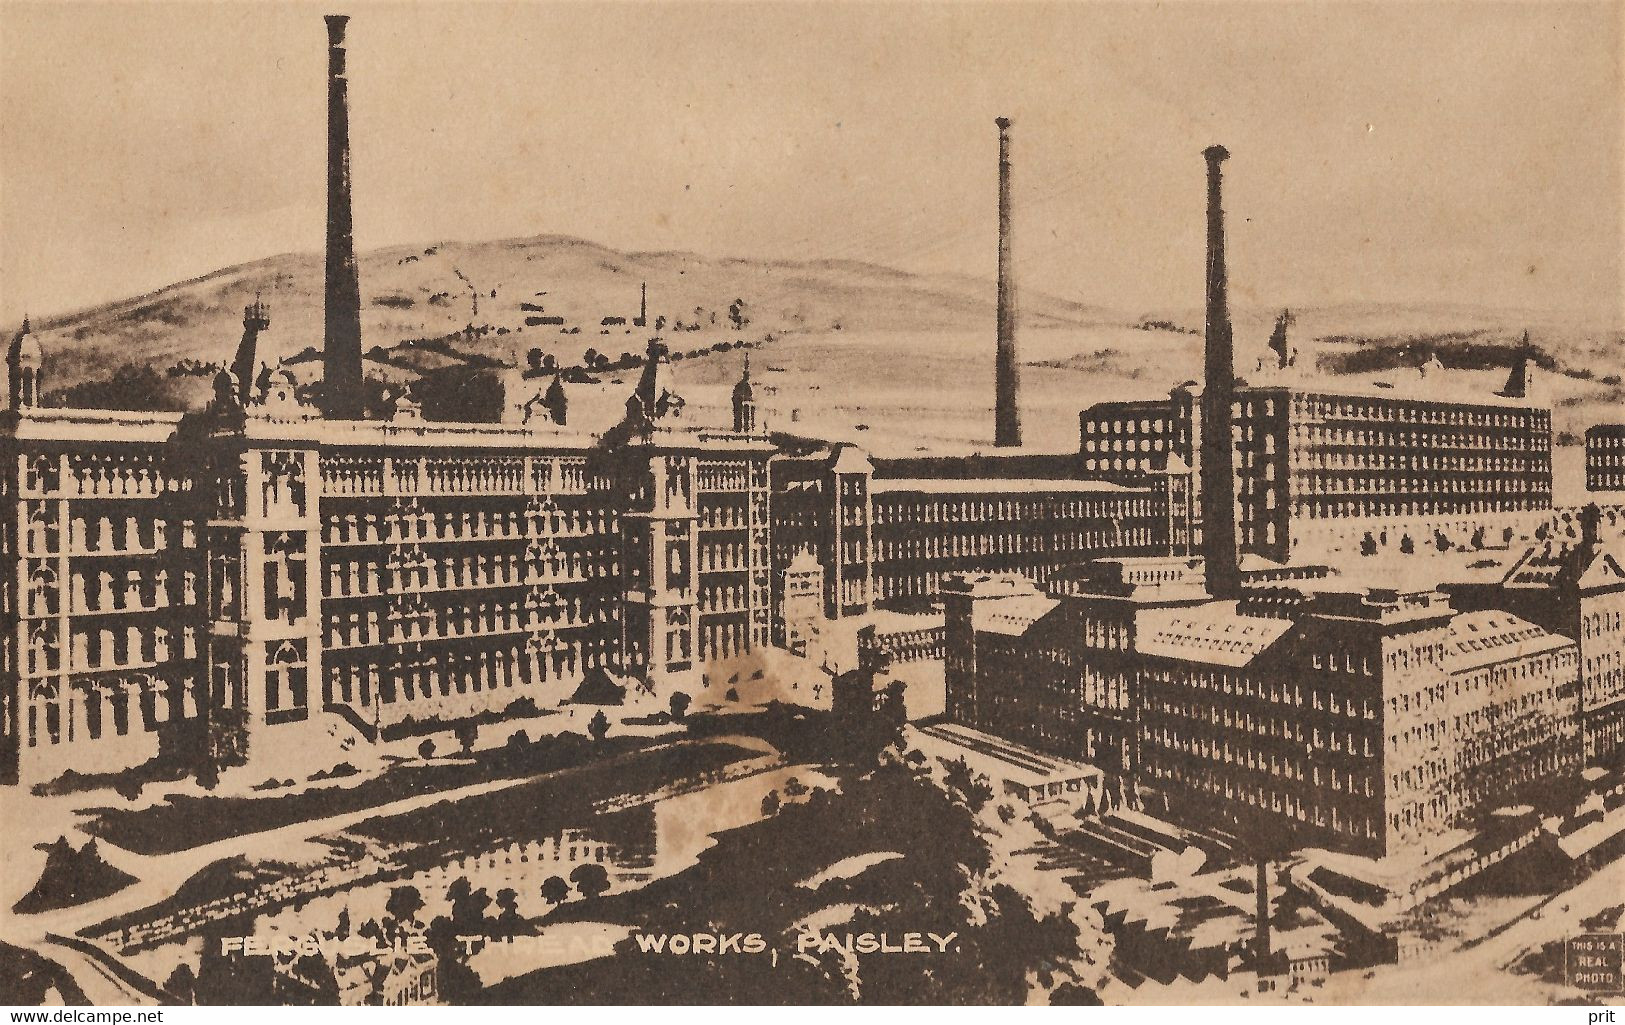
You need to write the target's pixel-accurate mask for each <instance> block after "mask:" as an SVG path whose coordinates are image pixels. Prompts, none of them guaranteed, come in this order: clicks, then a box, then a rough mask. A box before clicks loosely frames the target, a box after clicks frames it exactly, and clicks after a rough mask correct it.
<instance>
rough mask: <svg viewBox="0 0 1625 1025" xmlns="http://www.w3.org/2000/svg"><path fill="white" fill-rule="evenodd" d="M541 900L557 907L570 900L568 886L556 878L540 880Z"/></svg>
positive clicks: (550, 877) (549, 877)
mask: <svg viewBox="0 0 1625 1025" xmlns="http://www.w3.org/2000/svg"><path fill="white" fill-rule="evenodd" d="M542 899H543V900H545V901H547V902H548V903H549V904H552V905H553V906H555V907H557V906H558V905H560V904H563V903H564V902H565V901H567V900H569V899H570V884H569V883H567V882H565V881H564V880H563V879H561V878H559V877H558V876H548V877H547V878H546V879H543V880H542Z"/></svg>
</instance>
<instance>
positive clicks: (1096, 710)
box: [944, 147, 1622, 864]
mask: <svg viewBox="0 0 1625 1025" xmlns="http://www.w3.org/2000/svg"><path fill="white" fill-rule="evenodd" d="M1206 156H1207V157H1208V164H1209V167H1208V171H1209V182H1208V184H1209V225H1208V228H1209V234H1208V238H1209V251H1208V311H1207V325H1208V332H1207V342H1206V348H1207V360H1206V363H1207V366H1206V378H1207V379H1206V380H1205V382H1204V387H1203V388H1201V389H1190V388H1180V389H1175V392H1174V393H1173V397H1172V400H1171V402H1170V403H1169V404H1167V406H1166V407H1162V406H1156V407H1153V406H1148V405H1145V404H1137V405H1133V406H1129V405H1118V406H1113V407H1110V408H1105V407H1096V408H1095V410H1093V411H1086V412H1085V414H1084V419H1083V423H1084V430H1083V437H1084V447H1083V451H1082V453H1081V456H1082V458H1083V459H1084V460H1085V472H1089V471H1090V469H1091V468H1090V467H1089V461H1090V460H1094V461H1095V466H1094V468H1093V469H1095V470H1096V471H1097V472H1098V471H1105V472H1108V473H1110V474H1134V475H1135V477H1139V476H1143V475H1144V474H1145V473H1146V472H1147V471H1149V470H1158V469H1161V470H1164V471H1166V469H1167V468H1168V467H1169V466H1173V467H1175V468H1178V467H1179V466H1180V464H1181V463H1183V462H1187V461H1196V462H1197V463H1199V464H1202V469H1203V470H1205V471H1206V472H1205V473H1197V474H1193V475H1192V476H1194V477H1196V479H1197V480H1198V481H1200V482H1201V483H1200V484H1199V485H1195V484H1194V482H1193V486H1196V487H1198V488H1199V489H1200V495H1199V496H1198V497H1199V502H1198V507H1199V508H1200V509H1201V520H1202V527H1201V530H1200V543H1199V545H1198V546H1197V547H1196V549H1195V551H1198V552H1200V556H1199V557H1197V556H1192V557H1188V558H1178V557H1162V558H1129V559H1111V560H1097V561H1095V562H1093V563H1091V564H1089V565H1087V566H1085V567H1081V568H1079V569H1076V570H1073V571H1068V572H1062V573H1059V574H1056V575H1055V576H1054V577H1053V578H1052V579H1051V580H1050V582H1049V586H1048V588H1047V593H1045V592H1044V591H1040V590H1039V589H1038V588H1037V587H1035V586H1034V585H1033V584H1032V583H1031V582H1030V581H1026V580H1023V579H1021V578H1017V577H1010V576H1002V575H987V574H983V575H966V576H963V577H960V578H958V579H956V580H953V581H951V582H950V583H949V584H948V585H946V586H945V588H944V601H945V604H946V619H947V628H946V638H945V647H946V660H945V670H946V671H945V678H946V683H947V712H948V715H949V716H950V717H951V718H952V719H954V720H955V721H957V722H961V723H963V724H965V725H968V726H971V727H975V728H978V729H983V730H987V731H990V732H993V733H996V734H999V735H1001V736H1007V737H1012V738H1014V739H1017V740H1019V741H1021V742H1023V743H1026V744H1029V745H1031V746H1033V747H1034V748H1036V749H1038V750H1041V751H1044V752H1046V753H1049V754H1051V755H1056V756H1060V757H1064V758H1071V759H1076V760H1080V761H1086V762H1090V763H1092V764H1094V765H1096V766H1098V767H1099V768H1101V769H1102V770H1103V771H1105V772H1107V773H1108V774H1110V775H1112V776H1115V777H1117V778H1118V780H1119V781H1120V787H1119V789H1120V791H1121V792H1122V793H1123V794H1124V795H1125V799H1128V800H1139V801H1141V802H1143V803H1144V804H1145V805H1146V806H1149V807H1152V808H1156V809H1158V810H1166V811H1167V812H1168V813H1170V814H1173V815H1175V816H1178V817H1180V818H1182V819H1184V820H1186V821H1190V822H1192V823H1197V824H1207V825H1214V826H1218V827H1220V828H1227V829H1231V830H1234V831H1236V832H1237V833H1238V834H1239V835H1240V836H1241V837H1242V839H1243V840H1244V841H1246V842H1247V843H1248V844H1249V845H1251V846H1255V847H1256V848H1257V849H1258V850H1259V851H1260V852H1262V853H1265V854H1266V855H1267V854H1268V853H1270V852H1272V851H1276V850H1282V849H1285V848H1286V847H1288V846H1291V845H1295V844H1298V843H1312V844H1317V845H1325V846H1329V847H1333V848H1337V849H1341V850H1345V851H1351V852H1356V853H1359V854H1363V855H1369V856H1373V857H1379V858H1381V857H1390V856H1393V857H1398V858H1401V859H1403V860H1406V861H1409V862H1411V863H1412V864H1414V863H1415V861H1416V857H1415V856H1416V855H1418V854H1420V855H1427V854H1429V853H1430V852H1439V851H1441V850H1447V849H1449V848H1450V846H1451V845H1452V844H1455V843H1458V842H1459V838H1458V837H1459V834H1457V833H1456V832H1455V831H1456V830H1457V829H1458V828H1459V827H1461V826H1463V825H1471V824H1472V822H1473V819H1474V816H1476V815H1479V814H1482V813H1484V812H1486V811H1488V810H1490V809H1493V808H1497V807H1500V806H1503V805H1509V804H1514V803H1516V802H1517V801H1519V800H1521V799H1524V798H1526V797H1531V796H1535V795H1538V794H1539V793H1540V791H1541V789H1542V788H1543V787H1544V786H1545V785H1546V784H1547V782H1548V781H1550V780H1552V779H1554V778H1560V777H1562V776H1563V775H1564V774H1566V773H1571V772H1572V771H1574V770H1575V769H1577V768H1578V767H1579V766H1580V765H1581V764H1582V760H1583V759H1586V758H1587V756H1594V755H1603V754H1605V752H1606V750H1607V745H1608V743H1609V741H1608V738H1609V737H1610V736H1611V735H1612V734H1611V731H1612V730H1613V729H1614V726H1613V723H1614V722H1615V720H1616V718H1617V713H1616V712H1615V711H1614V710H1615V709H1616V708H1617V707H1618V699H1617V697H1616V688H1615V684H1616V683H1617V680H1618V675H1617V672H1616V673H1614V674H1613V675H1609V674H1610V672H1611V671H1612V670H1614V669H1615V668H1616V667H1617V665H1618V656H1617V653H1616V652H1615V649H1616V648H1617V647H1618V642H1617V636H1618V635H1617V633H1615V632H1614V627H1613V625H1612V624H1613V623H1614V622H1615V621H1616V619H1617V608H1616V604H1617V603H1616V602H1614V600H1613V599H1614V598H1616V597H1617V596H1618V595H1617V593H1616V592H1617V591H1619V589H1620V586H1622V585H1620V584H1616V583H1615V577H1616V576H1617V575H1618V571H1617V566H1618V563H1617V560H1612V559H1609V558H1605V557H1603V556H1602V555H1601V554H1600V553H1599V550H1598V543H1599V542H1598V540H1597V531H1596V529H1595V517H1594V516H1593V517H1592V518H1591V520H1590V522H1591V524H1592V525H1591V527H1590V528H1589V530H1588V532H1587V533H1585V534H1584V535H1583V537H1582V540H1581V543H1580V544H1579V545H1577V546H1576V548H1575V551H1573V552H1559V553H1556V554H1550V553H1548V554H1547V555H1544V556H1541V557H1539V558H1534V557H1532V558H1530V559H1526V560H1525V561H1524V562H1523V563H1521V564H1520V567H1519V568H1518V569H1517V570H1516V571H1515V572H1514V573H1513V578H1515V581H1517V582H1522V581H1525V579H1526V578H1529V577H1531V576H1533V577H1535V578H1541V577H1542V576H1543V575H1544V576H1545V577H1550V576H1551V575H1552V574H1553V573H1555V575H1556V578H1557V580H1558V581H1559V582H1560V583H1561V586H1560V587H1559V591H1560V592H1561V593H1562V594H1563V595H1568V596H1572V597H1574V598H1576V600H1574V601H1568V600H1567V599H1566V598H1565V599H1564V600H1563V601H1561V602H1552V600H1551V599H1552V597H1553V595H1552V594H1550V593H1543V594H1536V593H1535V591H1536V590H1539V587H1538V586H1537V584H1538V581H1533V580H1532V581H1530V588H1529V589H1530V593H1529V599H1530V601H1529V602H1528V603H1526V604H1530V605H1540V604H1542V603H1544V604H1546V605H1551V606H1554V608H1553V609H1552V610H1551V612H1550V614H1549V615H1537V614H1536V613H1535V612H1534V611H1532V610H1530V609H1526V608H1524V606H1522V605H1520V606H1518V607H1517V608H1515V609H1514V610H1513V611H1507V608H1508V605H1507V603H1506V602H1505V601H1503V600H1500V599H1502V598H1504V597H1505V594H1506V592H1505V589H1498V590H1497V591H1495V592H1493V593H1490V594H1488V595H1486V596H1485V598H1484V603H1483V604H1474V603H1472V602H1469V601H1466V600H1464V601H1463V603H1462V605H1463V608H1464V609H1465V611H1464V610H1463V609H1462V608H1458V607H1456V606H1453V605H1452V604H1451V601H1450V599H1449V598H1447V597H1446V595H1445V594H1443V593H1441V592H1440V591H1438V590H1437V589H1435V588H1433V587H1422V588H1413V589H1409V590H1398V589H1357V588H1353V587H1348V586H1344V585H1339V583H1338V582H1337V581H1336V580H1335V578H1324V579H1317V580H1314V581H1313V582H1311V583H1303V584H1300V585H1297V586H1292V587H1283V586H1269V587H1264V586H1259V585H1260V583H1262V579H1261V576H1262V575H1261V574H1260V573H1259V572H1258V571H1257V570H1249V569H1247V568H1246V567H1245V566H1238V561H1239V560H1238V558H1237V556H1238V555H1239V554H1244V553H1247V552H1249V551H1252V552H1258V553H1260V554H1266V555H1271V556H1273V557H1276V558H1283V559H1284V558H1285V557H1287V556H1290V555H1291V554H1293V553H1294V548H1296V547H1301V543H1299V544H1295V543H1294V542H1293V541H1292V538H1293V537H1294V536H1298V535H1297V532H1299V531H1304V530H1308V529H1311V528H1312V527H1313V526H1314V525H1316V524H1318V523H1319V522H1320V521H1321V519H1322V517H1324V519H1325V521H1326V522H1328V523H1331V524H1336V523H1337V522H1338V521H1339V520H1340V519H1343V518H1349V519H1352V520H1354V522H1355V524H1356V525H1357V529H1358V530H1360V531H1362V532H1363V531H1365V530H1371V529H1379V530H1380V529H1382V528H1381V527H1379V526H1378V525H1377V523H1376V522H1373V521H1372V520H1370V519H1367V521H1366V522H1360V518H1361V517H1376V518H1377V519H1378V520H1384V519H1386V518H1388V517H1393V520H1392V521H1391V522H1393V523H1395V524H1396V525H1402V524H1403V523H1410V524H1412V526H1411V527H1409V528H1408V529H1416V527H1415V523H1416V522H1418V517H1419V518H1420V521H1423V522H1435V523H1437V522H1442V521H1441V519H1440V517H1446V518H1450V517H1461V518H1462V519H1463V521H1464V523H1465V524H1476V523H1482V522H1492V521H1493V520H1492V517H1493V516H1494V515H1496V514H1497V513H1498V512H1502V511H1509V510H1510V511H1521V510H1523V509H1524V508H1526V507H1534V506H1536V505H1539V504H1540V503H1542V502H1544V503H1546V504H1549V494H1550V492H1549V487H1550V485H1549V480H1550V477H1549V469H1547V468H1548V467H1549V450H1550V449H1549V446H1550V441H1549V420H1547V419H1546V418H1545V415H1544V411H1541V410H1535V409H1529V408H1524V407H1522V406H1520V405H1518V403H1517V400H1516V398H1515V397H1514V398H1511V399H1509V400H1508V401H1509V402H1510V403H1511V408H1509V407H1508V406H1507V405H1503V404H1502V403H1499V402H1483V403H1475V404H1468V405H1461V404H1452V403H1441V402H1431V401H1426V400H1420V399H1401V398H1388V397H1372V398H1370V399H1365V398H1360V397H1357V396H1352V395H1332V394H1329V393H1327V394H1322V393H1318V392H1310V391H1293V390H1290V389H1279V390H1277V389H1269V388H1249V387H1239V388H1234V389H1232V388H1231V387H1230V384H1231V382H1232V380H1233V377H1232V371H1231V362H1232V360H1231V354H1230V343H1229V339H1230V332H1229V313H1228V308H1227V304H1226V300H1225V287H1224V256H1223V241H1222V239H1223V222H1222V213H1221V206H1220V203H1219V189H1218V174H1217V165H1218V163H1219V162H1220V161H1222V160H1223V159H1224V156H1225V154H1224V151H1223V150H1222V149H1219V148H1217V147H1215V148H1214V149H1211V150H1209V151H1208V152H1207V154H1206ZM1513 376H1514V379H1515V380H1518V379H1520V378H1521V375H1519V374H1516V373H1515V374H1514V375H1513ZM1510 383H1512V382H1509V384H1510ZM1509 390H1510V389H1509ZM1216 395H1218V396H1220V398H1219V399H1218V400H1217V401H1216V400H1215V396H1216ZM1226 426H1227V427H1228V432H1226V431H1225V427H1226ZM1224 433H1229V435H1230V436H1229V437H1228V438H1225V437H1223V434H1224ZM1091 439H1093V447H1091ZM1390 458H1393V459H1399V460H1403V461H1404V465H1396V466H1392V467H1390V466H1387V465H1386V464H1379V463H1378V462H1375V460H1386V459H1390ZM1499 459H1507V460H1511V461H1512V463H1513V465H1510V466H1507V465H1500V464H1498V463H1495V460H1499ZM1133 460H1138V461H1140V462H1139V464H1138V465H1130V464H1131V461H1133ZM1361 460H1364V462H1361ZM1103 461H1109V462H1103ZM1424 461H1428V462H1424ZM1497 475H1500V476H1504V477H1507V478H1509V479H1510V481H1511V482H1512V483H1511V485H1510V486H1509V487H1508V488H1505V489H1503V488H1500V487H1492V486H1490V485H1489V483H1488V482H1489V481H1491V480H1492V478H1494V477H1495V476H1497ZM1135 477H1124V478H1122V479H1124V480H1132V479H1135ZM1434 480H1437V481H1440V482H1442V483H1443V484H1444V486H1443V487H1442V488H1440V489H1439V490H1440V491H1441V492H1442V495H1441V496H1439V497H1437V498H1432V497H1424V492H1426V491H1427V490H1428V488H1429V485H1430V483H1431V482H1432V481H1434ZM1214 482H1218V483H1219V484H1220V485H1221V488H1222V485H1223V484H1226V483H1233V484H1234V489H1233V491H1232V492H1231V493H1229V494H1226V493H1222V491H1228V490H1230V489H1228V488H1223V489H1222V491H1221V492H1220V493H1215V491H1214V488H1213V484H1214ZM1288 482H1291V483H1288ZM1333 482H1335V483H1336V486H1335V487H1333V486H1332V485H1333ZM1469 485H1470V486H1469ZM1272 489H1273V490H1272ZM1270 494H1274V495H1275V496H1277V497H1276V498H1275V499H1274V500H1273V501H1271V500H1270V499H1269V498H1268V497H1263V498H1260V496H1261V495H1262V496H1267V495H1270ZM1328 494H1335V497H1322V496H1323V495H1328ZM1282 496H1285V497H1284V498H1283V497H1282ZM1425 502H1439V503H1443V504H1441V505H1424V504H1421V503H1425ZM1317 503H1325V504H1324V507H1323V508H1322V507H1321V506H1319V505H1317ZM1525 503H1527V505H1526V504H1525ZM1310 509H1318V510H1319V511H1318V512H1316V513H1315V514H1311V513H1310V511H1309V510H1310ZM1230 513H1233V514H1234V515H1228V514H1230ZM1276 513H1279V514H1280V517H1281V518H1275V519H1272V518H1271V517H1272V516H1273V515H1275V514H1276ZM1272 522H1273V523H1275V524H1276V525H1277V530H1276V533H1275V536H1274V537H1271V536H1270V535H1269V533H1268V532H1267V525H1268V523H1272ZM1308 536H1313V535H1308ZM1354 536H1355V537H1359V536H1360V535H1358V534H1356V535H1354ZM1416 543H1417V544H1420V543H1422V542H1421V539H1417V541H1416ZM1326 544H1329V542H1328V541H1326V540H1324V539H1322V540H1320V541H1318V542H1317V543H1316V544H1315V545H1312V546H1310V548H1309V552H1310V553H1311V554H1319V553H1320V552H1322V551H1323V550H1324V549H1323V548H1322V547H1321V545H1326ZM1216 567H1217V572H1216ZM1554 567H1555V568H1554ZM1277 576H1278V574H1277ZM1558 620H1561V621H1562V622H1561V623H1559V622H1558ZM1548 624H1549V625H1548ZM1559 627H1560V628H1561V630H1562V632H1558V628H1559ZM1588 631H1589V632H1588ZM1574 635H1580V636H1585V637H1589V638H1592V640H1590V641H1582V642H1578V643H1577V641H1576V640H1575V638H1574ZM1582 658H1586V659H1588V660H1589V661H1588V662H1587V663H1586V665H1587V667H1589V668H1582V665H1581V662H1582ZM1593 677H1595V679H1593ZM1587 681H1591V682H1589V683H1588V682H1587ZM1582 684H1584V685H1585V686H1584V687H1583V686H1582ZM1588 708H1594V709H1595V711H1594V712H1591V713H1588V712H1587V709H1588ZM1588 722H1589V723H1591V724H1592V725H1591V726H1589V727H1587V726H1586V725H1585V724H1586V723H1588ZM1590 738H1596V739H1595V740H1593V739H1590Z"/></svg>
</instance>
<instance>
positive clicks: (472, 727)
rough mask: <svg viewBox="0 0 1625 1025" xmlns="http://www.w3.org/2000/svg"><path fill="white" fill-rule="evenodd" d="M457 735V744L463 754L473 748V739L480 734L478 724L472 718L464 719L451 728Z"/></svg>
mask: <svg viewBox="0 0 1625 1025" xmlns="http://www.w3.org/2000/svg"><path fill="white" fill-rule="evenodd" d="M452 733H453V734H454V735H455V736H456V737H457V746H458V747H460V748H462V749H463V754H465V755H466V754H468V753H469V752H471V751H473V750H474V741H475V739H476V738H478V737H479V735H480V727H479V724H478V723H476V722H474V721H473V720H472V719H464V720H462V721H461V722H459V723H458V724H457V725H456V726H454V727H453V728H452Z"/></svg>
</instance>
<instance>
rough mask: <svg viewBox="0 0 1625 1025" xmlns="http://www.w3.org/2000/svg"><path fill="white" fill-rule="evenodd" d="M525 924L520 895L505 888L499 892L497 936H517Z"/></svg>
mask: <svg viewBox="0 0 1625 1025" xmlns="http://www.w3.org/2000/svg"><path fill="white" fill-rule="evenodd" d="M524 924H525V919H524V916H522V915H521V914H520V913H519V893H518V892H517V891H516V890H514V889H513V888H512V887H508V886H504V887H503V888H502V889H500V890H498V891H497V920H496V935H498V936H517V935H519V930H520V929H521V928H523V926H524Z"/></svg>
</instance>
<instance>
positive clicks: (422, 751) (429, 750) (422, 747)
mask: <svg viewBox="0 0 1625 1025" xmlns="http://www.w3.org/2000/svg"><path fill="white" fill-rule="evenodd" d="M418 757H419V758H433V757H434V738H433V737H424V738H423V743H421V744H419V745H418Z"/></svg>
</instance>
